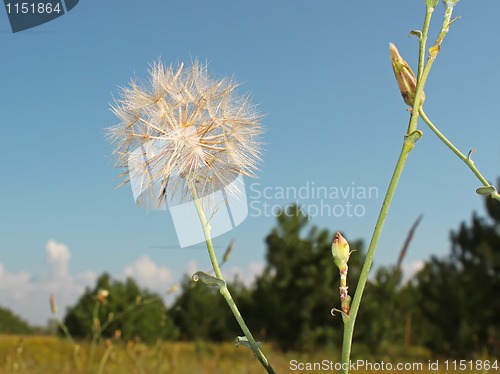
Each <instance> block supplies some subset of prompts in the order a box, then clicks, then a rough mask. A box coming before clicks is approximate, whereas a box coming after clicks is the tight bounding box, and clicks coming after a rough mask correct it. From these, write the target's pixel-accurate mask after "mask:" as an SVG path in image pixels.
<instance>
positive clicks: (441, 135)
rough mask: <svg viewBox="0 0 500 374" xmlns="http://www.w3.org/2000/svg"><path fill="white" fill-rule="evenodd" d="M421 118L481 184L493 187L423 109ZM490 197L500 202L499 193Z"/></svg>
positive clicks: (420, 111) (421, 109) (494, 193)
mask: <svg viewBox="0 0 500 374" xmlns="http://www.w3.org/2000/svg"><path fill="white" fill-rule="evenodd" d="M419 114H420V117H422V119H423V120H424V122H425V123H426V124H427V126H429V128H430V129H431V130H432V131H433V132H434V134H436V136H437V137H438V138H439V139H441V141H442V142H443V143H444V144H446V146H447V147H448V148H449V149H451V150H452V151H453V153H455V154H456V155H457V156H458V157H459V158H460V159H461V160H462V161H463V162H465V163H466V164H467V166H468V167H469V168H470V169H471V170H472V172H473V173H474V175H475V176H476V177H477V178H478V179H479V180H480V181H481V183H482V184H483V185H484V186H485V187H493V186H492V185H491V184H490V183H489V182H488V181H487V180H486V178H485V177H483V175H482V174H481V172H480V171H479V170H478V169H477V167H476V165H475V164H474V161H473V160H472V159H471V158H470V157H469V156H465V155H464V154H463V153H462V152H460V150H459V149H458V148H457V147H455V145H453V143H452V142H450V141H449V140H448V139H447V138H446V136H444V135H443V134H442V133H441V131H439V129H438V128H437V127H436V126H435V125H434V124H433V123H432V122H431V120H430V119H429V118H428V117H427V115H426V114H425V112H424V109H423V108H420V110H419ZM490 196H491V197H492V198H494V199H496V200H498V201H500V194H499V193H498V192H496V191H495V192H493V193H492V194H490Z"/></svg>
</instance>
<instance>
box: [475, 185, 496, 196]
mask: <svg viewBox="0 0 500 374" xmlns="http://www.w3.org/2000/svg"><path fill="white" fill-rule="evenodd" d="M496 192H497V189H496V188H495V187H494V186H488V187H479V188H478V189H477V190H476V193H478V194H479V195H484V196H489V195H494V194H495V193H496Z"/></svg>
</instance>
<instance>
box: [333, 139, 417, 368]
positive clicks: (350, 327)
mask: <svg viewBox="0 0 500 374" xmlns="http://www.w3.org/2000/svg"><path fill="white" fill-rule="evenodd" d="M417 139H418V137H415V136H406V137H405V140H404V142H403V148H402V149H401V153H400V154H399V159H398V162H397V163H396V167H395V168H394V172H393V174H392V178H391V181H390V183H389V187H388V189H387V192H386V195H385V198H384V202H383V203H382V208H381V209H380V213H379V216H378V219H377V223H376V224H375V230H374V232H373V236H372V239H371V241H370V245H369V247H368V252H367V254H366V258H365V262H364V264H363V268H362V269H361V275H360V277H359V281H358V286H357V288H356V293H355V294H354V298H353V300H352V305H351V310H350V313H349V317H348V318H347V319H346V321H345V323H344V338H343V344H342V371H341V372H342V373H345V374H347V373H348V372H349V369H348V368H349V360H350V357H351V345H352V336H353V333H354V324H355V323H356V317H357V315H358V310H359V305H360V303H361V297H362V296H363V291H364V289H365V285H366V282H367V280H368V273H369V272H370V267H371V265H372V262H373V256H374V255H375V249H376V248H377V244H378V240H379V238H380V234H381V233H382V228H383V227H384V222H385V219H386V217H387V213H388V212H389V207H390V206H391V201H392V198H393V196H394V192H395V191H396V187H397V185H398V182H399V178H400V177H401V173H402V172H403V168H404V165H405V162H406V159H407V158H408V155H409V153H410V152H411V150H412V149H413V146H414V144H415V141H416V140H417Z"/></svg>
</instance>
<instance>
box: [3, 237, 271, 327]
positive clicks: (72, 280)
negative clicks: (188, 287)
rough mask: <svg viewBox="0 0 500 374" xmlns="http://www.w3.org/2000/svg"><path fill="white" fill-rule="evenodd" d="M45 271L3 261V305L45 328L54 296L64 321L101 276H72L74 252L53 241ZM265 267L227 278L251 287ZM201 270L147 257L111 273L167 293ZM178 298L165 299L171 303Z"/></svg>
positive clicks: (230, 270)
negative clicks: (166, 264)
mask: <svg viewBox="0 0 500 374" xmlns="http://www.w3.org/2000/svg"><path fill="white" fill-rule="evenodd" d="M44 250H45V268H44V271H43V273H42V274H41V275H34V274H30V273H28V272H25V271H20V272H17V273H10V272H9V271H8V270H7V269H5V266H4V265H3V264H2V263H1V262H0V306H1V307H4V308H7V309H9V310H11V311H12V312H13V313H15V314H17V315H19V316H20V317H21V318H23V319H24V320H26V321H28V322H29V323H30V324H33V325H38V326H44V325H46V323H47V321H48V320H49V319H50V318H52V317H53V316H52V314H51V311H50V306H49V296H50V294H51V293H53V294H54V296H55V299H56V303H57V308H58V316H59V318H63V317H64V314H65V313H66V308H67V307H68V306H70V305H73V304H75V302H76V301H77V299H78V298H79V297H80V296H81V295H82V294H83V292H84V291H85V288H86V287H94V285H95V282H96V279H97V277H98V276H99V274H97V273H96V272H94V271H91V270H89V271H85V272H81V273H78V274H70V271H69V263H70V260H71V251H70V249H69V247H68V246H67V245H65V244H63V243H60V242H57V241H56V240H53V239H50V240H48V241H47V244H46V245H45V249H44ZM263 268H264V265H263V264H261V263H257V262H255V263H250V264H248V268H247V269H242V268H240V267H238V266H233V267H230V268H226V269H225V275H226V279H227V280H229V281H232V280H233V279H234V277H235V276H236V275H237V276H238V277H239V279H240V280H242V281H243V282H244V283H245V284H250V283H252V282H253V281H254V279H255V277H256V276H257V275H258V274H260V273H261V272H262V270H263ZM198 270H200V268H199V266H198V264H197V263H196V262H195V261H190V262H189V263H187V264H186V266H185V269H184V271H182V273H179V271H178V270H176V271H174V270H171V269H169V268H166V267H162V266H158V265H156V264H155V263H154V262H153V261H152V260H151V259H150V258H149V257H148V256H146V255H144V256H141V257H139V258H138V259H137V260H136V261H135V262H133V263H131V264H129V265H127V266H125V267H124V269H123V270H122V272H121V273H119V274H111V275H112V277H113V278H114V279H118V280H125V278H127V277H131V278H133V279H134V280H135V281H136V282H137V283H138V285H139V286H140V287H141V288H147V289H149V290H150V291H152V292H157V293H159V294H165V292H166V291H167V289H169V288H170V287H171V286H173V285H174V284H176V283H178V282H180V280H181V278H182V277H183V275H184V274H185V273H187V274H194V273H195V272H196V271H198ZM174 297H175V296H173V295H169V296H167V298H166V299H165V300H166V302H167V303H169V302H171V301H172V300H173V299H174Z"/></svg>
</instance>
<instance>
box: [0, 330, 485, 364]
mask: <svg viewBox="0 0 500 374" xmlns="http://www.w3.org/2000/svg"><path fill="white" fill-rule="evenodd" d="M264 348H265V350H266V353H267V355H268V358H269V360H270V361H271V362H272V364H273V366H274V368H275V369H276V371H277V372H278V373H290V372H294V373H317V372H325V373H326V372H332V373H333V372H335V370H323V371H318V370H295V371H293V370H291V367H290V361H291V360H297V362H301V363H307V362H321V361H322V360H332V361H335V360H336V359H337V358H338V352H328V351H322V352H314V353H311V354H303V353H301V354H298V353H286V354H284V353H281V352H279V351H278V350H276V349H274V350H273V349H272V347H270V346H265V347H264ZM89 349H90V346H89V343H86V342H85V343H81V345H80V346H79V352H78V359H79V360H80V366H81V367H80V369H79V368H78V366H77V363H76V361H75V359H74V357H73V347H72V346H71V345H70V344H69V342H68V341H67V340H65V339H62V338H57V337H53V336H24V337H23V336H5V335H4V336H0V373H6V374H10V373H37V374H38V373H40V374H41V373H44V374H45V373H57V374H77V373H107V374H115V373H116V374H118V373H120V374H122V373H137V374H143V373H144V374H146V373H148V374H149V373H175V374H184V373H185V374H188V373H189V374H193V373H195V374H205V373H206V374H211V373H244V374H253V373H255V374H257V373H259V374H261V373H264V370H263V369H262V367H261V366H260V364H259V363H258V362H257V360H256V359H255V358H254V357H253V355H252V353H251V352H250V351H249V350H248V349H246V348H244V347H239V348H235V347H234V345H233V344H229V343H225V344H211V343H203V342H192V343H178V342H176V343H173V342H162V343H159V344H158V345H156V346H147V345H144V344H142V343H140V342H122V341H120V340H113V341H110V340H108V341H105V342H102V343H101V344H100V345H99V346H98V349H97V352H96V359H95V362H94V364H93V365H90V367H89V365H88V362H87V360H88V356H89ZM106 356H107V358H106ZM403 362H404V361H403ZM424 368H426V362H425V363H424ZM352 372H353V373H359V374H363V373H378V372H380V373H382V372H388V371H375V370H373V371H363V370H358V371H352ZM413 372H414V373H433V374H435V373H450V371H448V372H446V371H444V370H440V371H428V370H422V371H413ZM451 372H452V371H451ZM469 372H471V371H463V372H461V373H469ZM492 372H493V371H492ZM405 373H411V371H405ZM477 373H479V371H477Z"/></svg>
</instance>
